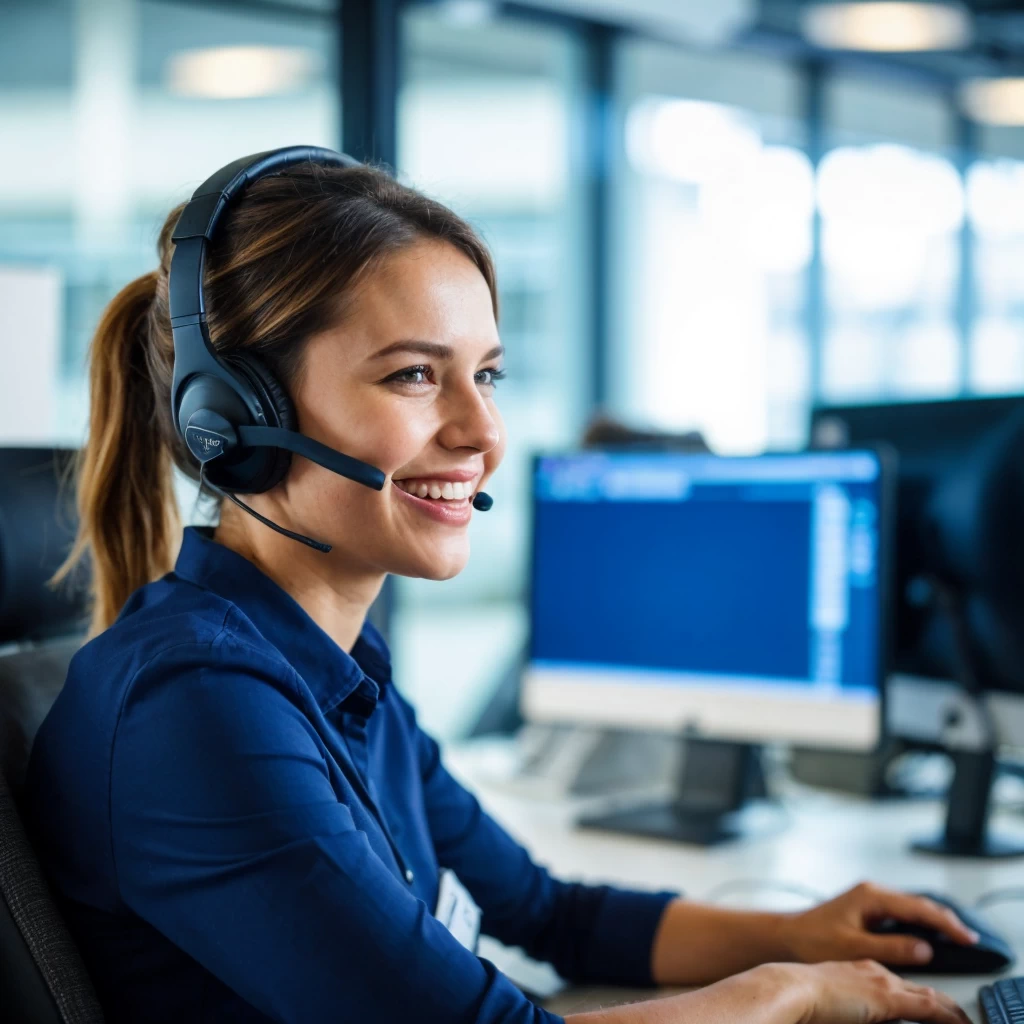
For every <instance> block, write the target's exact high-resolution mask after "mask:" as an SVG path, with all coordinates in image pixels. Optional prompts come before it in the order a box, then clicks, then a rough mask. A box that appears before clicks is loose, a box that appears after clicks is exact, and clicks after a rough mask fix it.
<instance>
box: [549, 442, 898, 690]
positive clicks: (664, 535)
mask: <svg viewBox="0 0 1024 1024" xmlns="http://www.w3.org/2000/svg"><path fill="white" fill-rule="evenodd" d="M533 483H534V535H533V575H532V588H531V589H532V595H531V604H532V608H531V619H532V628H531V651H530V660H531V663H532V664H533V665H534V666H535V667H538V668H552V669H554V668H568V669H586V668H603V669H609V670H616V669H628V670H630V673H629V674H630V676H631V677H635V674H636V670H640V671H645V670H646V671H649V672H652V673H657V674H658V676H659V677H662V678H660V679H659V681H668V682H673V681H674V682H679V683H681V684H682V683H686V682H687V680H688V679H693V680H699V681H700V682H702V683H705V684H706V683H708V682H709V681H710V682H712V683H713V684H715V685H717V684H719V683H720V684H722V685H724V686H728V685H730V684H743V685H747V686H749V685H752V684H753V685H756V686H772V685H777V686H786V687H789V688H791V687H793V686H794V685H796V686H800V687H818V688H822V691H823V692H826V693H831V694H835V695H837V696H843V697H851V698H858V697H864V698H876V697H877V694H878V682H879V644H880V635H879V634H880V611H881V603H880V600H879V586H880V578H881V575H882V574H881V573H880V571H879V538H880V533H881V531H880V514H881V506H880V502H881V466H880V464H879V461H878V458H877V456H876V455H875V454H874V453H871V452H829V453H808V454H798V455H769V456H761V457H756V458H754V457H752V458H722V457H717V456H711V455H684V454H676V453H650V454H639V453H628V454H626V453H614V454H612V453H596V452H585V453H576V454H570V455H555V456H543V457H539V458H538V459H537V460H536V463H535V468H534V481H533ZM837 691H841V692H837Z"/></svg>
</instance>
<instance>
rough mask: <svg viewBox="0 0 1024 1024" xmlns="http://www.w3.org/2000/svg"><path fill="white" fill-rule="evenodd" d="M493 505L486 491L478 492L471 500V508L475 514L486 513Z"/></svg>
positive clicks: (492, 500)
mask: <svg viewBox="0 0 1024 1024" xmlns="http://www.w3.org/2000/svg"><path fill="white" fill-rule="evenodd" d="M493 504H494V499H493V498H492V497H491V496H490V495H489V494H488V493H487V492H486V491H478V492H477V495H476V497H475V498H474V499H473V508H475V509H476V510H477V512H486V511H487V510H488V509H489V508H490V507H491V506H492V505H493Z"/></svg>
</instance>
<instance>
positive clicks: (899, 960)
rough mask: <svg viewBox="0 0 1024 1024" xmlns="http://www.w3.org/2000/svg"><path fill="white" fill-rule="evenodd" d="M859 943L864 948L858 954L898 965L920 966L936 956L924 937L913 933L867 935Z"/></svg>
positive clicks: (882, 962)
mask: <svg viewBox="0 0 1024 1024" xmlns="http://www.w3.org/2000/svg"><path fill="white" fill-rule="evenodd" d="M858 945H859V946H860V948H861V950H862V952H861V953H859V954H858V956H865V957H868V958H869V959H871V960H877V961H878V962H879V963H880V964H887V965H892V966H896V967H912V966H914V965H917V966H920V965H921V964H926V963H928V961H929V960H931V958H932V957H933V956H934V951H933V950H932V947H931V946H930V945H929V944H928V943H927V942H925V940H924V939H916V938H914V936H912V935H865V936H864V937H863V939H862V941H861V942H860V943H858Z"/></svg>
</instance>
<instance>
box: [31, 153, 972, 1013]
mask: <svg viewBox="0 0 1024 1024" xmlns="http://www.w3.org/2000/svg"><path fill="white" fill-rule="evenodd" d="M178 212H179V211H174V212H173V213H172V214H171V216H170V217H169V219H168V221H167V224H166V225H165V227H164V230H163V232H162V234H161V237H160V243H159V252H160V267H159V269H158V270H156V271H154V272H152V273H150V274H146V275H145V276H144V277H142V278H140V279H138V280H137V281H134V282H132V283H131V284H129V285H127V286H126V287H125V288H124V290H123V291H122V292H121V293H120V294H119V295H118V296H117V297H116V298H115V299H114V300H113V301H112V302H111V304H110V306H109V307H108V309H107V310H106V312H105V314H104V316H103V318H102V320H101V323H100V325H99V328H98V330H97V333H96V337H95V340H94V342H93V346H92V351H91V389H92V396H91V398H92V406H91V408H92V412H91V426H90V433H89V440H88V445H87V447H86V450H85V453H84V459H83V462H82V465H81V471H80V478H79V481H78V500H79V510H80V516H81V526H80V534H79V537H78V543H77V545H76V548H75V550H74V552H73V553H72V557H71V559H69V565H68V566H67V567H65V568H68V567H70V565H71V564H73V563H74V562H75V561H77V560H78V559H80V558H81V557H82V556H84V555H86V554H87V555H88V556H89V557H90V559H91V564H92V571H93V581H94V583H93V585H94V588H95V594H94V597H95V602H94V617H93V632H94V633H95V634H97V635H96V636H95V637H94V639H92V640H91V641H90V642H89V643H88V644H86V645H85V646H84V647H83V649H82V650H81V651H80V652H79V653H78V655H77V656H76V657H75V659H74V661H73V663H72V666H71V670H70V672H69V676H68V680H67V683H66V685H65V687H64V690H63V692H62V693H61V695H60V697H59V699H58V700H57V702H56V704H55V705H54V707H53V710H52V711H51V713H50V715H49V717H48V718H47V720H46V722H45V723H44V725H43V727H42V729H41V731H40V733H39V736H38V739H37V741H36V744H35V748H34V750H33V755H32V761H31V766H30V780H29V802H30V805H31V807H32V809H33V811H34V824H35V829H36V833H37V837H38V841H39V847H40V850H41V853H42V855H43V857H44V860H45V862H46V864H47V867H48V869H49V873H50V876H51V879H52V881H53V884H54V886H55V888H56V890H57V891H58V893H59V896H60V898H61V900H62V904H63V906H64V909H65V912H66V915H67V918H68V920H69V923H70V925H71V927H72V929H73V931H74V933H75V934H76V935H77V937H78V940H79V942H80V944H81V947H82V950H83V953H84V955H85V956H86V959H87V962H88V964H89V966H90V968H91V971H92V975H93V977H94V979H95V982H96V985H97V988H98V990H99V994H100V997H101V1000H102V1002H103V1003H104V1005H105V1006H106V1008H107V1012H108V1013H109V1016H110V1019H111V1020H112V1021H115V1022H118V1021H133V1022H136V1021H149V1022H162V1021H168V1022H170V1021H175V1022H180V1021H189V1022H196V1021H205V1020H209V1021H224V1020H232V1021H264V1020H276V1021H285V1022H289V1024H291V1022H296V1024H298V1022H301V1024H309V1022H320V1021H358V1022H364V1021H365V1022H380V1024H399V1022H401V1024H411V1022H434V1021H437V1022H445V1024H469V1022H475V1024H497V1022H499V1021H500V1022H502V1024H526V1022H553V1021H556V1020H557V1019H558V1018H555V1017H554V1016H553V1015H551V1014H549V1013H546V1012H545V1011H543V1010H541V1009H538V1008H536V1007H534V1006H533V1005H532V1004H531V1003H530V1002H529V1001H528V1000H526V999H525V998H524V997H523V996H522V994H521V993H520V992H519V991H518V990H517V989H516V988H515V987H514V986H513V985H511V984H510V983H509V982H508V981H507V980H506V979H505V978H503V977H502V975H500V974H499V973H498V972H497V971H496V970H495V969H494V967H493V966H492V965H491V964H489V963H488V962H487V961H484V960H480V959H478V958H477V957H476V956H475V955H474V954H473V953H472V952H471V950H470V948H467V946H471V945H472V942H469V941H465V939H464V942H465V944H463V943H460V941H459V939H458V938H457V937H456V935H455V934H454V933H453V932H450V931H449V930H448V929H447V928H446V926H445V924H443V923H441V921H440V920H438V918H436V917H435V916H434V914H433V909H434V907H435V906H436V905H437V902H438V889H439V871H440V870H441V869H450V870H451V871H454V873H455V875H456V876H457V877H458V879H459V880H460V881H461V883H462V885H464V886H465V889H466V890H468V892H469V894H470V895H471V896H472V898H473V899H474V900H475V901H476V903H477V904H479V907H480V908H481V910H482V915H483V917H482V926H483V930H484V931H485V932H487V933H489V934H492V935H494V936H496V937H497V938H499V939H500V940H502V941H503V942H505V943H508V944H511V945H520V946H523V947H524V948H525V949H526V950H527V951H528V952H529V953H530V954H532V955H533V956H535V957H538V958H542V959H547V960H550V961H551V962H553V963H554V965H555V967H556V968H557V969H558V970H559V971H560V972H561V973H562V974H563V975H565V976H566V977H568V978H571V979H576V980H601V981H605V982H609V983H614V982H620V983H625V984H651V983H657V984H665V985H704V984H708V983H712V982H714V983H715V984H711V985H710V986H709V987H706V988H703V989H701V990H700V991H698V992H695V993H692V994H687V995H681V996H676V997H673V998H669V999H665V1000H662V1001H658V1002H650V1003H641V1004H637V1005H633V1006H629V1007H624V1008H619V1009H609V1010H605V1011H602V1012H598V1013H593V1014H579V1015H574V1016H572V1017H570V1018H567V1019H568V1020H571V1021H572V1022H574V1024H588V1022H593V1024H597V1022H602V1024H634V1022H635V1024H641V1022H643V1024H647V1022H652V1024H653V1022H655V1021H657V1022H660V1024H669V1022H680V1024H683V1022H686V1024H689V1022H693V1024H697V1022H704V1021H711V1020H715V1021H740V1020H743V1021H749V1022H757V1024H788V1022H793V1024H795V1022H797V1021H830V1022H836V1021H840V1022H846V1021H850V1022H854V1021H856V1022H858V1024H861V1022H867V1021H881V1020H886V1019H889V1018H894V1017H908V1018H912V1019H914V1020H921V1021H934V1022H938V1024H954V1022H963V1021H964V1020H966V1018H965V1017H964V1016H963V1014H962V1013H961V1012H960V1011H959V1010H958V1009H957V1008H956V1007H955V1006H954V1005H953V1004H952V1003H951V1002H950V1001H949V1000H948V999H946V998H945V997H943V996H941V995H938V994H936V993H935V992H932V991H931V990H929V989H926V988H922V987H918V986H915V985H911V984H908V983H906V982H903V981H901V980H899V979H898V978H896V977H895V976H893V975H891V974H889V973H888V972H886V971H885V970H883V969H882V968H880V967H879V966H877V965H876V964H873V963H870V962H867V961H866V960H865V959H864V958H868V957H875V958H878V959H884V960H885V961H887V962H891V963H904V964H913V963H922V962H924V961H925V960H927V959H928V957H929V956H930V950H929V949H928V948H927V947H926V946H925V947H923V948H922V947H921V945H920V944H919V943H915V942H914V941H913V940H910V939H907V938H899V937H881V936H877V935H872V934H870V933H869V931H868V930H867V925H868V924H869V923H870V922H871V920H872V919H875V918H879V917H883V916H887V915H895V916H898V917H902V918H906V919H908V920H913V921H918V922H923V923H926V924H929V925H931V926H933V927H935V928H938V929H940V930H942V931H943V932H945V933H947V934H948V935H951V936H952V937H953V938H955V939H957V940H958V941H961V942H969V941H971V939H972V936H971V933H969V932H968V931H967V929H966V928H965V927H964V926H963V925H962V924H961V923H960V922H959V921H957V920H956V919H955V918H954V917H953V916H952V915H950V914H948V913H947V912H945V911H943V910H942V909H941V908H939V907H937V906H936V905H934V904H932V903H930V902H929V901H927V900H923V899H917V898H912V897H909V896H905V895H900V894H896V893H889V892H885V891H882V890H880V889H876V888H873V887H870V886H860V887H858V888H857V889H854V890H853V891H851V892H849V893H847V894H846V895H844V896H841V897H839V898H838V899H836V900H833V901H832V902H830V903H826V904H824V905H822V906H820V907H817V908H815V909H813V910H811V911H808V912H806V913H803V914H795V915H782V914H754V913H738V912H735V911H727V910H722V909H716V908H713V907H704V906H700V905H697V904H691V903H689V902H685V901H683V900H682V899H679V898H676V897H675V896H673V894H671V893H637V892H625V891H620V890H615V889H611V888H608V887H599V886H583V885H576V884H570V883H565V882H559V881H556V880H554V879H552V878H551V877H550V876H549V875H548V874H547V873H546V872H545V871H544V870H543V869H542V868H539V867H537V866H536V865H534V864H533V863H532V862H531V861H530V860H529V858H528V856H527V854H526V852H525V851H524V850H523V849H522V848H521V847H519V846H518V845H517V844H516V843H514V842H513V841H512V840H511V839H510V838H509V837H508V836H507V835H506V834H505V833H504V832H503V831H502V830H501V828H500V827H499V826H498V825H497V824H496V823H495V822H493V821H492V820H491V819H489V818H488V817H487V816H486V815H485V814H484V813H483V812H482V811H481V810H480V807H479V805H478V804H477V802H476V801H475V800H474V798H473V797H472V796H471V795H470V794H469V793H467V792H466V791H465V790H464V789H462V788H461V787H460V786H459V785H458V784H457V783H456V782H455V781H454V780H453V779H452V778H451V776H449V775H448V774H447V772H446V771H445V769H444V767H443V766H442V765H441V762H440V758H439V755H438V748H437V746H436V744H435V743H434V742H433V741H432V740H431V739H430V738H429V737H427V736H425V735H424V734H423V733H422V732H421V731H420V730H419V729H418V728H417V726H416V721H415V717H414V714H413V711H412V709H411V708H410V707H409V705H408V704H407V703H406V702H405V701H404V700H403V699H402V697H401V695H400V694H399V692H398V691H397V690H396V689H395V688H394V686H392V684H391V678H390V667H389V660H388V653H387V650H386V648H385V646H384V643H383V641H382V640H381V637H380V636H379V635H378V634H377V633H376V631H375V630H374V629H373V627H372V626H371V625H369V624H368V623H367V622H366V621H365V617H366V612H367V609H368V608H369V607H370V604H371V603H372V601H373V600H374V598H375V597H376V595H377V593H378V592H379V590H380V587H381V584H382V583H383V580H384V577H385V575H386V574H387V573H389V572H390V573H398V574H402V575H405V576H419V577H426V578H428V579H434V580H442V579H448V578H450V577H452V576H454V575H456V574H457V573H458V572H459V571H460V570H461V569H462V568H463V566H464V565H465V564H466V560H467V558H468V556H469V542H468V537H467V530H466V526H467V523H468V520H469V518H470V516H471V514H472V513H471V505H470V501H471V498H472V497H473V496H474V495H476V494H477V493H478V492H479V491H480V490H481V488H482V487H483V485H484V484H485V483H486V481H487V480H488V478H489V477H490V476H491V474H492V473H494V471H495V470H496V469H497V468H498V464H499V463H500V461H501V456H502V451H503V448H504V430H503V425H502V421H501V418H500V416H499V414H498V409H497V405H496V404H495V387H496V383H497V381H498V380H499V379H500V377H501V376H502V373H503V371H502V369H501V355H502V349H501V345H500V342H499V340H498V332H497V327H496V310H497V293H496V287H495V280H494V271H493V267H492V264H491V259H490V257H489V255H488V253H487V250H486V249H485V247H484V246H483V244H482V243H481V242H480V240H479V239H478V238H477V236H476V235H475V234H474V233H473V231H472V230H471V229H470V227H469V226H468V225H467V224H465V223H464V222H463V221H462V220H460V219H459V218H458V217H456V216H455V215H454V214H453V213H452V212H451V211H449V210H447V209H445V208H444V207H443V206H441V205H439V204H437V203H435V202H433V201H431V200H429V199H426V198H425V197H423V196H421V195H419V194H417V193H416V192H414V191H412V190H410V189H407V188H405V187H403V186H401V185H399V184H397V183H396V182H395V181H393V180H392V179H391V178H389V177H388V176H387V175H385V174H384V173H382V172H381V171H379V170H376V169H371V168H367V167H359V168H347V169H339V168H325V167H320V166H314V165H312V164H305V165H302V166H298V167H295V168H291V169H288V170H287V171H285V172H283V173H280V174H278V175H276V176H272V177H266V178H263V179H261V180H258V181H256V182H255V184H253V185H252V186H251V187H249V189H248V190H247V191H246V192H245V194H244V195H243V197H242V198H241V199H240V200H239V201H238V203H237V204H236V207H235V208H234V209H233V210H231V211H230V213H229V215H228V217H227V221H226V224H225V226H224V229H223V230H222V231H220V233H219V235H218V237H217V238H216V239H215V241H214V243H213V246H212V249H211V251H210V253H209V258H208V261H207V265H206V269H205V290H206V297H207V312H208V322H209V329H210V332H211V337H212V343H213V345H214V347H215V348H216V350H217V351H218V352H219V353H220V354H221V355H222V356H226V355H229V354H230V353H231V352H240V351H243V350H244V351H245V352H247V353H249V354H252V353H258V355H259V356H260V357H261V358H262V360H263V362H264V363H265V364H266V365H267V367H269V369H270V370H271V371H272V372H273V373H274V374H275V375H276V376H277V378H278V379H279V380H280V381H282V382H283V385H284V387H285V388H286V389H287V390H288V392H289V393H290V395H291V398H292V400H293V402H294V406H295V409H296V414H297V419H298V426H299V429H301V430H302V432H303V433H305V434H307V435H309V436H311V437H313V438H314V439H316V440H318V441H320V442H322V443H324V444H326V445H329V446H331V447H335V448H339V449H341V450H343V451H344V452H346V453H348V454H350V455H352V456H354V457H356V458H358V459H362V460H365V461H367V462H369V463H371V464H372V465H374V466H377V467H380V468H381V469H382V470H383V471H384V473H385V476H386V479H385V484H384V487H383V489H382V490H381V491H379V492H378V491H376V490H372V489H370V488H367V487H363V486H362V485H360V484H358V483H354V482H353V481H351V480H347V479H345V478H343V477H340V476H336V475H334V474H332V473H330V472H327V471H326V470H325V469H323V468H322V467H321V466H319V465H315V464H313V463H312V462H309V461H306V460H305V459H302V458H296V459H294V460H293V461H292V463H291V465H290V466H289V468H288V470H287V473H286V475H285V477H284V479H283V480H282V481H281V482H280V483H279V484H277V485H276V486H274V487H272V488H271V489H270V490H268V491H266V492H265V493H260V494H253V495H251V496H250V497H249V500H248V503H249V504H250V505H251V507H252V509H253V510H254V511H256V512H258V513H259V514H260V515H262V516H263V517H265V518H266V519H268V520H270V521H272V522H273V523H275V524H277V525H278V526H280V527H282V528H284V529H287V530H290V531H293V532H295V533H298V534H302V535H306V536H309V537H314V538H323V539H324V540H327V541H329V542H330V543H331V544H332V545H333V548H332V550H331V551H330V553H327V554H325V553H323V552H320V551H316V550H313V549H311V548H309V547H304V546H302V545H300V544H296V543H295V541H294V540H293V539H290V538H288V537H286V536H283V535H282V534H281V533H279V532H275V531H273V530H271V529H268V528H267V526H266V525H264V524H263V523H261V522H259V521H257V520H256V519H255V518H252V517H250V516H249V515H247V514H246V513H245V512H243V511H242V510H241V509H239V508H237V507H236V506H235V505H232V504H228V503H224V504H223V505H222V508H221V517H220V524H219V525H218V526H217V527H216V529H215V530H212V531H203V530H198V529H188V530H186V531H185V532H184V539H183V540H182V539H181V537H180V535H179V532H178V522H177V516H176V513H175V504H174V496H173V492H172V481H171V465H172V462H173V463H176V464H177V465H178V466H179V467H180V468H181V469H183V470H185V471H186V472H189V473H191V474H192V475H193V476H195V475H196V469H195V465H194V463H193V462H192V460H191V457H190V456H189V453H188V451H187V449H186V448H185V447H184V446H183V444H182V442H181V440H180V439H179V437H178V436H177V433H176V431H175V429H174V425H173V423H172V420H171V413H170V391H169V389H170V384H171V379H172V371H173V365H172V364H173V358H174V349H173V344H172V339H171V329H170V322H169V314H168V267H169V261H170V257H171V250H172V244H171V242H170V236H171V230H172V227H173V225H174V223H175V221H176V219H177V213H178ZM179 541H180V542H181V543H180V553H178V554H177V559H176V562H174V564H173V569H172V553H173V552H174V551H175V549H176V548H178V546H179ZM453 657H457V652H453ZM440 668H441V666H439V669H440ZM858 958H859V959H860V962H857V963H822V964H820V965H818V966H808V965H809V964H811V963H813V962H818V961H830V960H831V961H841V960H847V959H849V960H853V959H858ZM766 965H767V966H766ZM722 979H724V980H722Z"/></svg>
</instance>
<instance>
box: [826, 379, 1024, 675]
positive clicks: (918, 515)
mask: <svg viewBox="0 0 1024 1024" xmlns="http://www.w3.org/2000/svg"><path fill="white" fill-rule="evenodd" d="M1022 415H1024V396H1000V397H995V398H972V399H962V400H955V401H929V402H899V403H892V404H885V405H847V406H819V407H818V408H816V409H815V410H814V411H813V413H812V416H811V444H812V445H813V446H814V448H816V449H843V448H858V447H862V446H864V445H872V446H876V445H879V444H884V445H887V446H889V447H891V448H892V449H893V450H894V451H895V453H896V455H897V460H896V464H897V465H898V467H899V479H898V482H897V484H896V488H897V501H896V505H897V508H898V515H897V521H896V525H895V528H894V529H895V535H894V556H893V566H894V567H893V613H894V620H895V623H894V629H893V637H892V640H893V651H892V663H891V666H890V667H891V671H893V672H896V673H902V674H905V675H911V676H917V677H924V678H931V679H952V678H955V677H956V674H957V669H956V667H955V663H956V655H955V653H954V652H952V651H951V649H950V644H949V635H950V631H949V630H948V629H946V628H945V627H944V626H943V625H942V624H940V625H939V626H938V628H937V626H936V616H935V614H934V609H933V608H932V607H930V602H929V601H928V600H927V597H928V594H927V581H928V580H929V579H930V578H931V577H933V576H934V574H935V571H936V569H937V568H938V565H937V556H938V554H939V552H938V551H937V544H936V533H937V532H941V531H942V529H943V524H942V523H941V522H937V521H936V519H937V516H936V512H937V511H938V510H937V509H936V508H935V502H936V499H937V497H938V496H939V494H940V492H941V490H942V489H943V488H944V487H948V485H949V484H950V482H954V481H955V480H956V478H958V477H962V475H963V472H964V470H965V469H966V470H968V471H974V470H975V469H978V468H983V467H982V456H983V455H984V449H985V447H986V444H987V443H988V441H989V439H990V438H991V437H993V436H994V434H995V433H997V432H998V431H999V430H1000V429H1001V428H1003V427H1005V425H1006V424H1007V423H1009V422H1011V421H1012V420H1013V419H1014V418H1015V417H1016V418H1018V419H1019V418H1020V417H1021V416H1022ZM959 490H960V491H961V492H966V490H967V488H966V487H960V488H959ZM1012 511H1013V512H1016V511H1017V510H1016V509H1014V510H1012ZM1022 511H1024V510H1022ZM941 518H943V519H944V518H946V516H945V515H943V516H941ZM977 525H978V526H979V527H980V526H981V523H980V521H979V523H978V524H977ZM998 540H999V542H1000V543H1002V541H1003V539H1002V538H998ZM1011 540H1012V538H1011ZM1020 667H1021V668H1022V669H1024V664H1022V665H1021V666H1020ZM995 682H996V681H995V680H994V679H988V680H986V685H987V686H988V687H992V686H993V684H994V683H995ZM1004 686H1005V684H1004Z"/></svg>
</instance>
